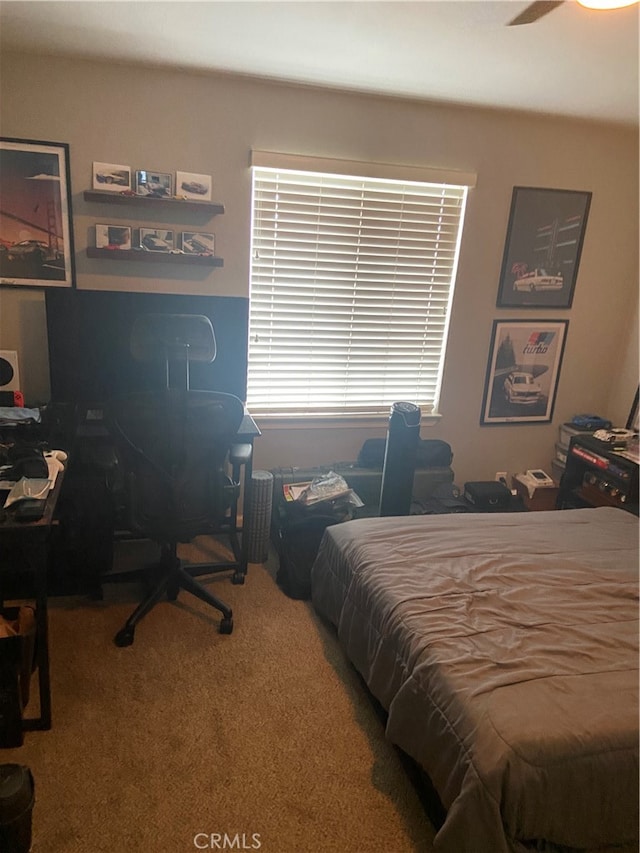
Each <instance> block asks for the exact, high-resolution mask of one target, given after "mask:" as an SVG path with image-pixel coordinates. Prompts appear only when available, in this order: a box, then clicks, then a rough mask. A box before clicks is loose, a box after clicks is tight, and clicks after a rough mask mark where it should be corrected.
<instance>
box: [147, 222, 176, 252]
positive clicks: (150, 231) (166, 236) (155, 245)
mask: <svg viewBox="0 0 640 853" xmlns="http://www.w3.org/2000/svg"><path fill="white" fill-rule="evenodd" d="M140 248H141V249H145V250H146V251H147V252H172V251H173V231H165V230H164V229H159V228H141V229H140Z"/></svg>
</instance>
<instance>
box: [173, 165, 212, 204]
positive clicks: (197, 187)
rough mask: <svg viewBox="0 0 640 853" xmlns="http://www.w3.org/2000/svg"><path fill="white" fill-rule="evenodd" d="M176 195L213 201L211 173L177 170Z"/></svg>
mask: <svg viewBox="0 0 640 853" xmlns="http://www.w3.org/2000/svg"><path fill="white" fill-rule="evenodd" d="M176 195H177V196H184V197H185V198H188V199H199V200H200V201H211V175H195V174H194V173H193V172H176Z"/></svg>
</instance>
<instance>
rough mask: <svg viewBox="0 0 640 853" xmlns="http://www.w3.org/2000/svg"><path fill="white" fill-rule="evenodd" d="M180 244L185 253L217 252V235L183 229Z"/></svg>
mask: <svg viewBox="0 0 640 853" xmlns="http://www.w3.org/2000/svg"><path fill="white" fill-rule="evenodd" d="M180 245H181V247H182V251H183V252H184V253H185V255H213V254H215V237H214V235H213V234H205V233H204V232H203V231H183V232H182V236H181V241H180Z"/></svg>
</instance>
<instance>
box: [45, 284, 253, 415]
mask: <svg viewBox="0 0 640 853" xmlns="http://www.w3.org/2000/svg"><path fill="white" fill-rule="evenodd" d="M45 304H46V314H47V334H48V338H49V372H50V380H51V401H52V402H53V403H75V404H82V403H103V402H106V401H107V400H109V399H110V398H111V397H114V396H118V395H120V394H124V393H128V392H132V391H144V390H154V389H160V388H163V387H164V386H165V384H166V370H165V365H164V364H149V363H144V362H139V361H136V360H135V359H134V358H133V356H132V355H131V351H130V348H129V338H130V334H131V327H132V325H133V322H134V320H135V318H136V317H137V316H138V315H140V314H158V313H167V314H203V315H204V316H205V317H208V318H209V319H210V320H211V323H212V325H213V328H214V331H215V336H216V343H217V355H216V358H215V359H214V361H212V362H211V363H203V362H194V363H193V364H192V365H191V366H190V387H191V388H192V389H194V390H201V391H224V392H226V393H229V394H235V395H236V396H237V397H239V398H240V399H241V400H243V401H244V400H245V399H246V389H247V346H248V319H249V300H248V299H245V298H241V297H227V296H189V295H181V294H164V293H129V292H120V291H104V290H75V289H62V288H51V289H48V290H47V291H46V295H45Z"/></svg>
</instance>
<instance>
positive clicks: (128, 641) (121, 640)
mask: <svg viewBox="0 0 640 853" xmlns="http://www.w3.org/2000/svg"><path fill="white" fill-rule="evenodd" d="M134 634H135V631H134V629H133V628H122V629H121V630H120V631H118V633H117V634H116V635H115V637H114V638H113V642H114V643H115V644H116V646H119V647H120V648H121V649H122V648H124V647H125V646H131V645H133V638H134Z"/></svg>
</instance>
